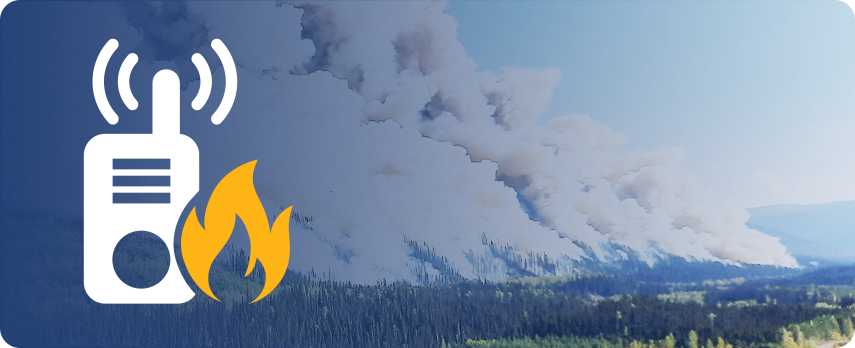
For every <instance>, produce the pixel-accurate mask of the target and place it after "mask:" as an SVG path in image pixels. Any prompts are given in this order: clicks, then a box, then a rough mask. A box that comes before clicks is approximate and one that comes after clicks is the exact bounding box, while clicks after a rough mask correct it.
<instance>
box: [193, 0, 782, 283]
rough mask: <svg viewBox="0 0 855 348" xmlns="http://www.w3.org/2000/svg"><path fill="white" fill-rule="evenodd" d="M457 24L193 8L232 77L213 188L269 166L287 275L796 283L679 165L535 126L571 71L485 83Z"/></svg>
mask: <svg viewBox="0 0 855 348" xmlns="http://www.w3.org/2000/svg"><path fill="white" fill-rule="evenodd" d="M445 5H446V4H445V2H415V1H401V2H389V1H381V2H348V1H334V2H314V1H313V2H292V3H275V2H239V3H236V2H210V3H203V2H187V3H186V5H185V7H186V11H187V12H188V13H189V15H186V16H185V17H186V18H193V19H195V20H198V21H199V22H200V23H202V26H201V29H200V31H199V32H201V33H204V34H205V35H207V40H208V41H210V40H212V39H214V38H219V39H221V40H222V41H223V42H224V43H226V45H227V46H228V47H229V49H230V50H231V52H232V54H233V56H234V59H235V61H236V63H237V64H238V65H239V67H238V79H239V88H238V91H239V92H238V97H237V101H236V102H235V107H234V109H233V110H232V112H231V113H230V116H229V118H227V119H226V121H225V122H224V123H223V124H222V125H221V126H217V127H211V126H210V125H209V126H206V127H207V128H204V133H205V134H204V135H198V136H196V135H194V139H196V141H197V143H199V146H200V149H201V150H202V157H203V158H202V159H203V162H204V163H209V164H210V165H211V167H210V168H202V172H203V173H208V174H210V176H211V177H217V178H220V177H222V176H223V175H224V174H225V173H226V172H228V171H229V170H231V169H233V168H235V167H237V166H238V165H240V164H243V163H244V162H247V161H250V160H254V159H258V160H259V162H258V167H257V170H256V174H255V184H256V188H257V190H258V192H259V194H261V195H263V196H265V198H266V199H267V201H266V202H267V207H268V209H270V210H271V212H273V213H278V211H279V209H280V207H287V206H289V205H294V211H295V212H297V213H298V214H299V217H297V216H296V215H295V217H294V219H295V221H297V222H292V256H291V265H290V268H291V269H293V270H298V271H310V270H312V271H315V272H317V273H323V274H325V275H326V276H329V277H332V278H335V279H338V280H348V281H354V282H361V283H373V282H375V281H377V280H379V279H389V280H392V279H397V280H406V281H411V282H420V281H424V280H425V278H424V275H425V274H426V275H427V276H428V279H430V278H435V277H438V275H439V274H440V273H442V272H445V270H447V269H448V268H451V269H453V270H455V271H456V272H457V273H459V275H460V276H463V277H466V278H483V279H502V278H505V277H508V276H509V275H511V274H513V272H512V270H513V269H523V270H524V271H525V272H528V273H530V274H568V273H573V272H575V271H576V270H577V269H578V267H581V265H583V264H585V263H586V262H614V261H619V260H623V259H627V258H638V259H640V260H642V261H645V262H648V263H650V264H654V263H655V262H656V261H657V260H660V259H662V258H666V257H680V258H685V259H687V260H692V261H716V262H726V263H747V264H759V265H779V266H786V267H795V266H797V263H796V261H795V259H793V258H792V257H791V256H790V255H789V254H788V253H787V250H786V248H785V247H784V246H783V245H782V244H781V243H780V242H779V241H778V239H777V238H774V237H771V236H768V235H765V234H763V233H761V232H759V231H756V230H753V229H750V228H748V227H746V226H745V222H746V221H747V219H748V213H747V212H746V211H744V210H742V209H737V208H729V207H727V206H722V205H720V204H717V203H715V202H713V201H712V200H710V199H708V198H707V197H704V196H703V194H702V193H701V191H700V190H699V189H698V188H697V187H696V185H695V184H694V183H693V182H692V180H691V179H690V176H688V175H686V174H685V173H683V172H682V171H681V169H680V161H681V159H682V156H683V154H682V152H681V151H680V149H677V148H665V149H659V150H656V151H652V152H621V151H619V150H618V148H619V147H620V145H621V144H622V143H623V142H624V141H625V136H624V135H623V134H621V133H619V132H616V131H613V130H611V129H609V128H608V127H607V126H605V125H603V124H600V123H597V122H596V121H593V120H592V119H591V118H590V117H588V116H581V115H567V116H563V117H559V118H555V119H553V120H550V121H549V122H548V123H547V124H546V125H538V124H536V123H535V122H536V121H537V120H538V118H539V117H540V116H541V115H542V114H543V112H544V110H545V109H546V107H547V105H548V104H549V102H550V99H551V94H552V90H553V88H554V87H555V86H556V85H557V84H559V83H560V81H561V71H560V70H558V69H555V68H548V69H544V70H533V69H521V68H505V69H503V70H502V71H500V72H491V71H477V69H476V63H475V62H474V61H473V60H472V59H471V58H469V57H468V56H467V54H466V51H465V49H464V47H463V45H462V44H461V43H460V42H459V41H457V39H456V27H457V23H456V22H455V20H454V19H453V18H452V17H451V16H449V15H447V14H445V13H443V8H444V7H445ZM188 37H196V36H194V35H189V34H188ZM212 66H214V67H218V64H213V65H212ZM182 76H183V75H182ZM214 76H215V81H214V86H218V85H221V81H217V80H216V79H218V78H219V79H222V71H221V70H217V71H216V72H215V74H214ZM197 89H198V81H189V87H188V88H187V91H186V93H187V95H186V96H184V98H185V99H184V100H190V99H192V98H193V96H194V95H195V91H196V90H197ZM214 95H216V87H215V94H214ZM214 95H212V100H216V99H215V97H214ZM187 104H188V105H187V106H185V108H186V109H185V110H183V112H184V115H185V117H187V116H186V115H188V114H191V113H193V111H192V110H190V108H189V103H187ZM205 110H207V108H206V109H203V111H205ZM190 127H191V132H192V131H193V130H192V129H193V127H197V128H196V131H199V129H200V128H198V127H202V126H192V125H191V126H190ZM199 133H202V132H201V131H200V132H199ZM194 134H196V133H194ZM203 175H206V174H203ZM204 180H205V178H203V183H204ZM415 246H419V248H423V249H424V250H430V251H431V252H432V253H433V254H435V256H436V258H431V259H427V258H424V257H418V255H416V254H417V249H416V247H415ZM544 258H545V259H548V260H549V262H550V263H551V264H552V265H553V266H552V267H545V266H544V263H543V262H536V261H537V260H543V259H544Z"/></svg>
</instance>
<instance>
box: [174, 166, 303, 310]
mask: <svg viewBox="0 0 855 348" xmlns="http://www.w3.org/2000/svg"><path fill="white" fill-rule="evenodd" d="M256 162H258V161H257V160H256V161H252V162H249V163H246V164H244V165H242V166H240V167H238V168H236V169H235V170H232V171H231V172H230V173H229V174H228V175H226V177H224V178H223V180H221V181H220V183H219V184H217V187H216V188H214V192H213V193H212V194H211V198H210V199H209V200H208V207H207V210H206V211H205V227H202V225H200V224H199V218H198V217H197V216H196V207H193V210H191V211H190V215H189V216H188V217H187V221H186V222H185V223H184V229H183V232H182V235H181V250H182V256H183V258H184V264H185V265H186V266H187V271H188V272H189V273H190V277H192V278H193V281H195V282H196V284H197V285H199V288H201V289H202V291H204V292H205V293H206V294H208V296H211V297H212V298H213V299H215V300H217V301H219V300H220V299H218V298H217V297H216V296H214V293H213V292H212V291H211V286H210V284H209V283H208V272H209V271H210V269H211V264H213V262H214V259H215V258H216V257H217V254H219V253H220V251H221V250H223V248H224V247H225V246H226V242H227V241H228V240H229V237H230V236H231V235H232V231H233V230H234V226H235V216H239V217H240V218H241V220H242V221H243V223H244V224H245V225H246V229H247V231H248V232H249V243H250V253H249V266H248V267H247V270H246V274H245V275H244V277H245V276H248V275H249V274H250V273H252V270H253V268H254V267H255V261H256V260H258V261H260V262H261V263H262V264H263V265H264V274H265V281H264V288H263V289H262V290H261V294H260V295H258V297H257V298H256V299H255V300H253V301H252V302H255V301H258V300H260V299H261V298H263V297H264V296H267V295H268V294H269V293H270V292H271V291H273V289H274V288H275V287H276V285H278V284H279V281H281V280H282V277H283V276H285V271H286V270H287V268H288V259H289V257H290V254H291V242H290V240H289V234H288V223H289V222H290V219H291V208H292V207H288V209H285V211H283V212H282V214H281V215H279V218H277V219H276V221H274V222H273V228H272V230H271V228H270V226H269V223H268V220H267V214H266V213H265V212H264V207H263V206H262V205H261V200H260V199H259V198H258V194H257V193H256V192H255V185H253V182H252V175H253V172H254V170H255V164H256Z"/></svg>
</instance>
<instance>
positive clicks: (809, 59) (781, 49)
mask: <svg viewBox="0 0 855 348" xmlns="http://www.w3.org/2000/svg"><path fill="white" fill-rule="evenodd" d="M445 12H446V13H448V14H450V15H452V16H453V17H454V18H455V20H456V21H457V22H458V30H457V32H458V40H460V41H461V42H462V43H463V46H464V47H465V48H466V52H467V53H468V54H469V56H470V57H471V58H472V59H473V60H474V61H475V62H476V63H477V65H478V68H477V69H478V70H492V71H496V72H499V71H501V69H502V68H503V67H505V66H513V67H523V68H535V69H543V68H546V67H556V68H559V69H560V70H561V71H562V72H563V77H562V79H561V82H560V85H559V86H558V87H556V88H555V90H554V93H553V95H552V102H551V104H550V105H549V106H548V108H547V111H546V112H545V114H544V115H543V116H542V117H541V119H540V120H538V122H539V123H541V124H544V123H546V122H547V121H548V120H549V119H552V118H555V117H558V116H562V115H566V114H582V115H588V116H590V117H591V118H592V119H593V120H595V121H598V122H601V123H604V124H606V125H608V126H609V127H611V128H612V129H614V130H616V131H619V132H621V133H624V134H625V135H626V136H627V141H626V143H625V144H624V145H623V147H622V150H623V151H641V150H643V151H650V150H655V149H659V148H663V147H678V148H680V149H682V151H683V153H684V159H683V168H684V169H685V170H686V171H687V172H689V175H693V176H694V177H696V178H697V179H698V181H699V182H700V183H701V185H702V187H705V188H706V189H707V190H708V191H710V193H711V194H713V195H715V196H716V197H718V198H719V199H720V200H721V201H722V202H723V203H727V204H734V205H736V206H740V207H743V208H750V207H758V206H768V205H776V204H817V203H825V202H833V201H847V200H855V180H853V177H852V176H853V175H852V174H853V173H855V151H853V150H855V117H853V115H855V103H853V100H855V98H853V97H855V69H853V67H852V65H853V64H852V63H853V62H855V16H853V12H852V10H851V9H849V7H848V6H846V4H844V3H843V2H838V1H778V2H773V1H722V2H712V1H604V2H594V1H527V2H514V1H508V2H492V1H491V2H487V1H452V2H450V3H449V5H448V6H447V8H446V9H445Z"/></svg>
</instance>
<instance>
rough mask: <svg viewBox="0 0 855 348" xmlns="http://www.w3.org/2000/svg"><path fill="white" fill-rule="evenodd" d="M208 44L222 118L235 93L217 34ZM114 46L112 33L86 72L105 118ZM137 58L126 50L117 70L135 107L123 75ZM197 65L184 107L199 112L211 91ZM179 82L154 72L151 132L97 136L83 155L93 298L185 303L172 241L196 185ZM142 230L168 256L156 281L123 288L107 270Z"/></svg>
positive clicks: (203, 66)
mask: <svg viewBox="0 0 855 348" xmlns="http://www.w3.org/2000/svg"><path fill="white" fill-rule="evenodd" d="M211 46H212V47H213V49H214V51H215V52H216V53H217V55H218V56H219V58H220V61H221V62H222V64H223V70H224V71H225V75H226V87H225V94H224V96H223V101H222V103H221V104H220V106H219V107H218V108H217V110H216V111H215V112H214V114H213V116H211V121H212V122H213V123H214V124H220V123H221V122H222V121H223V119H225V117H226V115H227V114H228V112H229V110H230V109H231V107H232V104H233V103H234V99H235V94H236V92H237V73H236V70H235V64H234V60H233V59H232V57H231V54H230V53H229V51H228V49H227V48H226V46H225V45H224V44H223V43H222V41H220V40H219V39H215V40H213V41H212V42H211ZM118 47H119V42H118V41H116V40H115V39H111V40H110V41H108V42H107V44H106V45H104V48H103V49H101V53H100V54H99V55H98V58H97V60H96V61H95V69H94V71H93V73H92V90H93V92H94V94H95V102H96V104H97V105H98V109H99V110H100V111H101V114H103V115H104V118H106V119H107V122H109V123H110V124H116V123H117V122H118V121H119V116H118V115H116V113H115V111H113V109H112V108H111V107H110V104H109V102H108V101H107V96H106V94H105V92H104V73H105V70H106V68H107V62H108V61H109V60H110V57H111V56H112V55H113V52H115V51H116V48H118ZM137 60H138V59H137V56H136V55H135V54H133V53H131V54H129V55H128V56H127V58H125V60H124V61H123V62H122V65H121V67H120V68H119V77H118V78H119V95H120V96H121V99H122V101H123V102H124V104H125V105H126V106H127V107H128V109H130V110H135V109H136V108H137V106H138V103H137V101H136V99H134V96H133V94H131V88H130V83H129V80H130V74H131V70H132V69H133V67H134V65H135V64H136V63H137ZM192 61H193V63H194V64H195V65H196V68H197V69H199V76H200V87H199V92H198V94H197V96H196V98H195V99H194V100H193V102H192V104H191V106H192V107H193V109H195V110H199V109H201V108H202V106H204V105H205V103H206V102H207V100H208V97H209V95H210V93H211V71H210V68H209V67H208V64H207V62H206V61H205V59H204V58H203V57H202V55H200V54H199V53H196V54H194V55H193V57H192ZM179 93H180V81H179V79H178V75H177V74H175V72H173V71H171V70H161V71H159V72H158V73H157V74H155V76H154V80H153V81H152V134H101V135H98V136H95V137H94V138H92V140H90V141H89V143H88V144H86V149H85V150H84V153H83V158H84V159H83V171H84V182H83V191H84V192H83V221H84V222H83V229H84V237H83V255H84V256H83V283H84V288H85V289H86V293H87V294H88V295H89V297H91V298H92V299H93V300H95V301H96V302H100V303H184V302H187V301H189V300H190V299H191V298H193V296H194V293H193V291H192V290H191V289H190V287H189V286H188V285H187V283H186V282H184V279H183V278H182V277H181V273H180V271H179V270H178V265H177V262H176V255H175V250H174V247H173V240H174V238H175V227H176V224H177V222H178V220H179V218H180V215H181V212H182V211H183V210H184V207H185V205H187V203H188V202H189V201H190V199H192V198H193V196H194V195H195V194H196V192H198V191H199V149H198V147H197V146H196V143H195V142H194V141H193V140H192V139H190V138H189V137H187V136H186V135H183V134H181V133H180V129H179V128H180V124H181V123H180V118H179V117H180V115H179V113H180V94H179ZM136 231H148V232H151V233H153V234H155V235H157V236H158V237H160V238H161V239H162V240H163V241H164V242H165V243H166V246H167V248H168V249H169V255H170V257H171V258H172V259H171V261H170V262H169V270H168V271H167V273H166V276H165V277H164V278H163V279H162V280H161V281H160V282H159V283H157V284H156V285H154V286H152V287H149V288H145V289H139V288H134V287H131V286H128V285H127V284H125V283H124V282H123V281H122V280H121V279H119V277H118V275H116V272H115V271H114V268H113V262H112V261H113V250H114V249H115V248H116V245H117V244H118V243H119V241H120V240H121V239H122V238H123V237H124V236H126V235H128V234H130V233H133V232H136Z"/></svg>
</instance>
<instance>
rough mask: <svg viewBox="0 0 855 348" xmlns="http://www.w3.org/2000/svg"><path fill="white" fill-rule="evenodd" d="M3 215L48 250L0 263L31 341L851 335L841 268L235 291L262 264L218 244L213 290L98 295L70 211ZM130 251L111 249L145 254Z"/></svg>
mask: <svg viewBox="0 0 855 348" xmlns="http://www.w3.org/2000/svg"><path fill="white" fill-rule="evenodd" d="M4 223H5V225H6V226H14V227H16V228H18V229H20V231H22V232H26V231H33V230H35V229H38V230H39V231H40V232H39V233H41V234H45V233H48V234H52V235H53V237H52V238H50V239H51V240H50V241H46V244H45V249H44V250H38V251H33V250H28V251H23V250H22V251H18V252H17V253H18V254H17V255H6V257H8V259H7V260H13V259H21V258H26V257H32V256H33V254H34V253H35V254H37V255H38V257H43V258H49V259H52V260H55V261H56V262H53V263H51V265H52V266H51V268H48V269H44V268H43V267H42V268H41V269H32V268H27V267H25V265H24V264H21V266H22V267H19V268H15V269H13V270H9V271H7V272H6V273H4V274H6V275H7V276H10V275H11V276H20V277H25V278H26V279H27V282H26V284H29V285H32V286H29V285H27V286H22V287H20V288H18V289H15V290H14V293H12V294H4V295H6V296H4V297H3V299H2V301H3V302H2V305H3V309H4V311H6V313H7V314H6V315H4V316H3V320H4V322H3V323H2V324H3V328H4V337H5V336H7V332H9V333H14V334H15V335H23V336H25V337H27V341H28V342H34V344H37V345H67V344H72V345H87V346H89V345H99V346H103V345H109V346H112V345H146V346H286V347H443V348H446V347H579V348H609V347H611V348H621V347H623V348H676V347H681V348H732V347H774V348H815V347H816V346H817V345H818V344H820V343H823V342H830V341H843V340H845V339H846V338H848V337H851V336H852V335H853V315H855V306H853V303H855V286H853V280H855V272H853V269H852V268H845V267H844V268H839V269H833V270H817V271H815V272H801V273H799V274H797V275H788V276H765V277H756V278H746V277H736V278H728V279H709V280H706V281H701V282H695V281H687V282H668V283H663V282H655V281H654V282H649V283H644V282H638V281H634V284H635V285H632V284H628V283H626V282H624V281H623V280H622V279H624V278H623V277H618V276H614V275H608V274H586V275H579V276H568V277H521V278H515V279H511V280H507V281H502V282H486V281H477V280H454V281H448V282H440V283H432V284H426V285H413V284H409V283H400V282H398V283H383V282H381V283H379V284H374V285H358V284H350V283H346V282H337V281H329V280H319V277H317V275H315V274H311V273H310V274H301V273H298V272H292V271H289V272H288V273H286V275H285V278H284V279H283V281H282V283H281V284H280V285H279V286H278V288H277V289H276V290H275V291H274V292H273V293H272V294H271V295H270V296H268V297H266V298H264V299H262V300H261V301H259V302H257V303H252V304H249V303H248V302H249V301H251V300H252V299H253V298H254V297H255V295H257V294H258V293H259V292H260V289H261V284H263V279H264V278H263V277H264V274H263V268H262V267H256V270H255V271H254V272H253V273H252V274H251V275H249V276H248V277H246V278H244V277H243V273H244V271H245V269H246V263H247V261H248V257H247V255H246V254H244V253H243V252H242V251H236V250H234V249H227V250H225V251H224V252H223V254H221V257H220V259H219V260H218V261H217V262H216V263H215V265H214V268H213V269H212V271H211V284H212V288H213V289H214V292H215V293H216V294H217V295H218V297H219V298H220V299H222V300H223V302H217V301H215V300H213V299H211V298H209V297H207V296H206V295H204V294H203V293H202V292H201V291H198V289H195V290H197V296H196V298H194V299H193V300H192V301H190V302H188V303H186V304H183V305H145V306H143V305H102V304H98V303H95V302H93V301H92V300H90V299H89V298H88V297H87V296H86V295H85V292H84V290H83V287H82V278H83V277H82V266H81V265H80V262H81V260H80V256H79V255H80V250H81V246H80V244H81V243H80V238H81V236H82V228H81V225H80V224H79V221H74V220H63V219H49V218H27V219H16V220H14V221H4ZM141 247H142V248H145V246H141ZM143 255H144V253H143ZM140 257H141V256H139V255H137V256H127V257H124V258H122V260H125V261H124V262H125V263H127V265H128V266H129V267H130V265H133V266H134V267H139V265H140V262H141V261H151V260H141V259H140ZM155 261H156V260H155ZM143 264H145V262H143ZM117 267H119V266H117ZM832 273H833V276H830V275H831V274H832ZM188 280H189V279H188ZM189 283H190V284H193V283H192V281H191V282H189ZM616 285H620V286H616ZM653 285H655V286H653ZM616 288H618V289H621V290H622V291H621V292H620V293H614V292H615V291H613V290H614V289H616ZM610 289H611V291H610ZM10 295H11V297H10ZM10 298H14V299H15V300H14V301H10ZM8 339H9V340H10V341H13V340H14V339H15V337H8Z"/></svg>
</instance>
